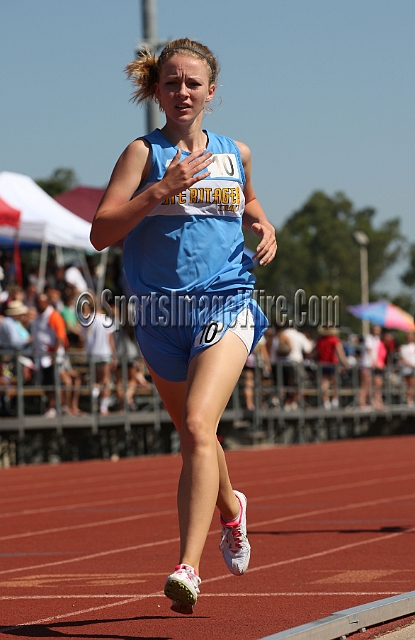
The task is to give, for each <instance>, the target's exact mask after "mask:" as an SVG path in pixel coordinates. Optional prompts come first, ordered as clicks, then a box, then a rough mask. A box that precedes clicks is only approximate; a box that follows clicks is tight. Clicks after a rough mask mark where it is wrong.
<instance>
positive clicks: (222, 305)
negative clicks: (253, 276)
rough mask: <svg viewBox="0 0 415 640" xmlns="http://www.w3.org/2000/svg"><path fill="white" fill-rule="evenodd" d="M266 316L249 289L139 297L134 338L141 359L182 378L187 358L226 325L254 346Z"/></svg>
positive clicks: (164, 373) (171, 376)
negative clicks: (141, 356) (216, 292)
mask: <svg viewBox="0 0 415 640" xmlns="http://www.w3.org/2000/svg"><path fill="white" fill-rule="evenodd" d="M267 327H268V320H267V318H266V316H265V315H264V313H263V312H262V311H261V308H260V307H259V305H258V304H257V302H256V301H255V300H253V299H252V297H251V291H250V290H248V291H237V292H235V291H232V292H221V293H220V294H211V293H209V294H197V295H192V294H189V295H186V296H175V295H174V292H173V293H172V294H171V295H170V296H167V295H165V296H163V295H155V294H151V296H141V297H140V303H139V305H138V323H137V325H136V327H135V333H136V337H137V341H138V344H139V347H140V349H141V352H142V354H143V356H144V359H145V360H146V361H147V363H148V364H149V366H150V367H151V368H152V369H153V370H154V371H155V372H156V373H157V375H159V376H160V377H161V378H163V379H164V380H170V381H172V382H182V381H184V380H186V379H187V374H188V368H189V362H190V360H191V358H193V356H194V355H196V353H198V352H199V351H201V350H202V349H206V348H207V347H210V346H212V345H213V344H216V343H217V342H218V341H219V340H220V339H221V338H222V337H223V336H224V335H225V333H226V332H227V331H228V330H231V331H233V332H234V333H236V334H237V335H238V336H239V337H240V338H241V340H242V341H243V342H244V344H245V346H246V348H247V355H248V353H249V352H251V351H253V349H254V348H255V346H256V344H257V342H258V340H259V339H260V337H261V336H262V334H263V333H264V332H265V330H266V329H267Z"/></svg>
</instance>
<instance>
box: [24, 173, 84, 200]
mask: <svg viewBox="0 0 415 640" xmlns="http://www.w3.org/2000/svg"><path fill="white" fill-rule="evenodd" d="M35 182H36V183H37V184H38V185H39V187H42V189H43V191H46V193H48V194H49V195H50V196H51V197H52V198H54V197H55V196H58V195H59V194H60V193H64V192H65V191H69V189H72V188H73V187H74V186H75V185H76V184H77V182H78V180H77V177H76V174H75V171H74V170H73V169H64V168H59V169H55V171H53V172H52V174H51V175H50V176H49V178H39V179H38V180H36V181H35Z"/></svg>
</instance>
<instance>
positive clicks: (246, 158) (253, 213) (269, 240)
mask: <svg viewBox="0 0 415 640" xmlns="http://www.w3.org/2000/svg"><path fill="white" fill-rule="evenodd" d="M236 144H237V145H238V149H239V152H240V154H241V159H242V164H243V167H244V171H245V178H246V183H245V188H244V195H245V210H244V213H243V215H242V224H243V226H244V227H245V228H246V229H251V231H253V232H254V233H255V234H256V235H257V236H259V237H260V238H261V240H260V242H259V244H258V246H257V248H256V253H255V255H254V256H253V258H252V260H259V264H260V265H263V266H264V265H267V264H269V263H270V262H271V261H272V260H273V259H274V258H275V254H276V251H277V241H276V238H275V228H274V227H273V225H272V224H271V223H270V222H269V221H268V219H267V217H266V215H265V212H264V210H263V208H262V207H261V205H260V203H259V202H258V200H257V197H256V195H255V191H254V188H253V186H252V156H251V151H250V149H249V147H247V145H246V144H244V143H243V142H236Z"/></svg>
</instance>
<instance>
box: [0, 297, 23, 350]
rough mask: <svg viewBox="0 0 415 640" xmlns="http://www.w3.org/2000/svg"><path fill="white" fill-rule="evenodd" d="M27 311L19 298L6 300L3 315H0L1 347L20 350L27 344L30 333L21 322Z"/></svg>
mask: <svg viewBox="0 0 415 640" xmlns="http://www.w3.org/2000/svg"><path fill="white" fill-rule="evenodd" d="M28 311H29V309H28V308H27V307H26V306H25V305H24V304H23V303H22V302H20V300H11V301H9V302H8V304H7V307H6V309H5V317H0V345H1V346H2V347H3V348H9V349H19V350H21V349H23V347H25V346H26V345H28V344H29V342H30V339H31V338H30V333H29V331H28V330H27V329H26V328H25V327H24V326H23V324H22V319H23V317H24V316H25V315H26V314H27V313H28Z"/></svg>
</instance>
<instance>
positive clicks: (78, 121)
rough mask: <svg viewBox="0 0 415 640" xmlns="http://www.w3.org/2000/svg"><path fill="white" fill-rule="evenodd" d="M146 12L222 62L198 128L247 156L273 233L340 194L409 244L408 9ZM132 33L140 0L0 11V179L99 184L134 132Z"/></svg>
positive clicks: (36, 0)
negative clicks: (70, 174)
mask: <svg viewBox="0 0 415 640" xmlns="http://www.w3.org/2000/svg"><path fill="white" fill-rule="evenodd" d="M157 15H158V35H159V37H160V38H162V39H171V38H176V37H182V36H186V35H189V36H190V37H194V38H196V39H199V40H201V41H203V42H205V43H206V44H207V45H208V46H209V47H210V48H211V49H212V50H213V51H214V52H215V53H216V54H217V55H218V56H219V59H220V62H221V67H222V73H221V76H220V86H219V89H218V94H219V95H220V97H221V99H222V104H221V105H220V106H216V107H215V111H214V113H213V114H211V115H209V116H207V118H206V119H205V126H206V128H208V129H211V130H213V131H216V132H217V133H224V134H226V135H229V136H231V137H234V138H236V139H239V140H242V141H244V142H246V143H247V144H248V145H249V146H250V147H251V150H252V154H253V159H254V185H255V188H256V191H257V195H258V197H259V199H260V201H261V203H262V204H263V207H264V209H265V211H266V212H267V215H268V217H269V218H270V220H271V221H272V222H273V223H274V224H275V225H276V226H277V227H278V226H281V225H282V223H283V222H284V220H285V219H286V218H287V217H288V216H289V215H290V214H291V213H292V212H293V211H295V210H296V209H298V208H300V207H301V206H302V204H303V203H304V202H305V201H306V200H307V198H308V197H309V196H310V194H311V193H312V192H313V191H314V190H316V189H323V190H324V191H325V192H326V193H328V194H329V195H333V194H334V193H335V192H336V191H339V190H341V191H343V192H345V193H346V195H347V196H348V197H349V198H350V199H351V200H352V201H353V202H354V203H355V206H356V207H358V208H360V207H364V206H373V207H375V208H376V210H377V212H378V213H377V216H376V218H375V224H376V226H377V225H379V224H381V223H382V221H384V220H386V219H390V218H394V217H400V218H401V220H402V232H403V233H404V235H405V236H406V237H407V238H408V240H410V241H411V242H415V223H414V222H415V212H414V203H415V179H414V168H415V37H414V36H415V2H414V0H393V1H392V0H258V1H257V2H252V1H250V0H238V2H234V1H231V0H209V2H206V0H203V1H202V0H174V1H173V0H157ZM141 37H142V29H141V2H140V0H59V1H57V0H13V1H12V2H11V1H10V0H0V60H1V63H0V171H5V170H7V171H15V172H18V173H24V174H26V175H29V176H31V177H32V178H34V179H36V178H41V177H42V178H44V177H48V176H49V175H50V174H51V172H52V171H53V170H54V169H55V168H57V167H69V168H73V169H74V170H75V172H76V174H77V176H78V179H79V182H80V183H81V184H84V185H90V186H105V184H106V182H107V180H108V178H109V175H110V173H111V170H112V167H113V165H114V163H115V161H116V159H117V157H118V156H119V154H120V153H121V151H122V150H123V148H124V147H125V146H126V145H127V144H128V143H129V142H130V141H131V140H132V139H134V138H135V137H137V136H139V135H141V134H143V133H145V112H144V110H142V109H140V108H139V107H136V106H134V105H133V104H132V103H130V102H129V98H130V95H131V87H130V84H129V82H128V80H127V79H126V77H125V76H124V74H123V69H124V67H125V65H126V64H127V63H128V62H129V61H130V60H132V59H133V58H134V49H135V45H136V44H137V43H138V42H139V41H140V39H141ZM402 268H403V265H401V269H400V271H402ZM397 273H399V269H398V270H396V269H395V270H394V272H393V274H394V275H393V274H392V276H389V279H386V280H385V283H386V284H388V283H389V285H391V284H393V285H394V286H395V284H394V283H396V274H397Z"/></svg>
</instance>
